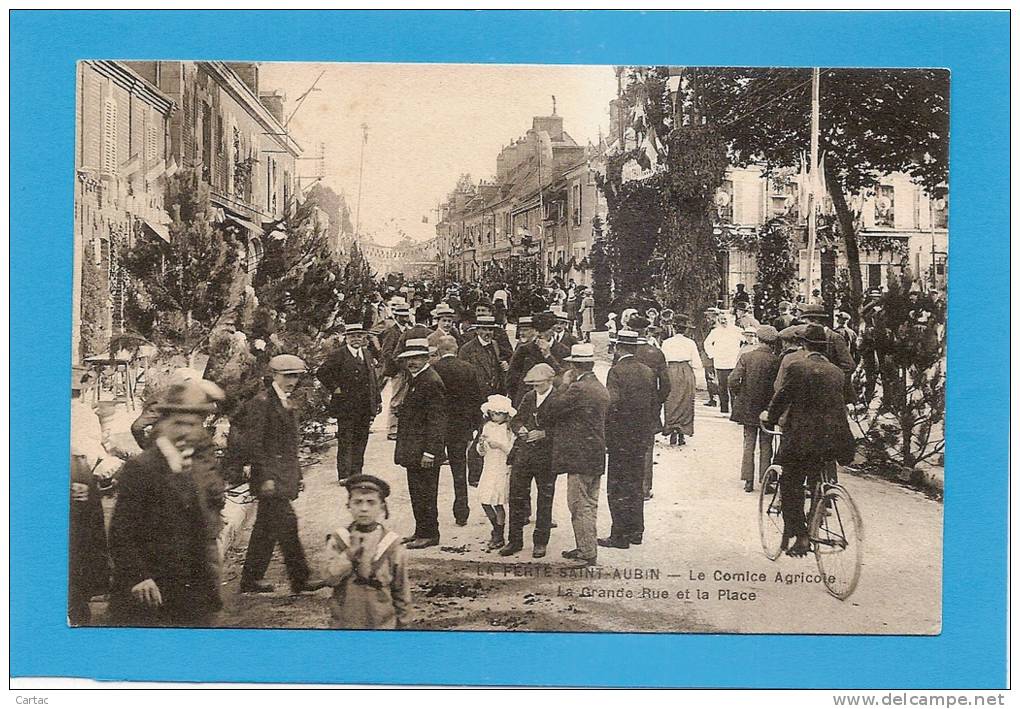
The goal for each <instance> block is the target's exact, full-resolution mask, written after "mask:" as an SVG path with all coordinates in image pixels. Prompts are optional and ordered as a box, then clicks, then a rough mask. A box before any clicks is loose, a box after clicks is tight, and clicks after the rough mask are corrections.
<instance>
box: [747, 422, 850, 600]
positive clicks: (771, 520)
mask: <svg viewBox="0 0 1020 709" xmlns="http://www.w3.org/2000/svg"><path fill="white" fill-rule="evenodd" d="M761 430H762V431H764V432H765V433H767V434H769V435H770V436H772V437H773V444H772V459H773V461H774V460H775V456H776V451H777V450H778V448H779V442H780V439H781V437H782V432H781V431H779V430H772V429H769V428H768V427H766V425H765V424H764V423H762V424H761ZM782 475H783V467H782V466H781V465H777V464H775V463H774V462H773V463H772V464H771V465H769V467H768V468H766V469H765V471H764V472H763V473H762V474H761V480H760V483H761V484H760V489H759V492H758V534H759V535H760V537H761V545H762V549H763V550H764V551H765V556H766V557H768V558H769V560H771V561H775V560H776V559H778V558H779V556H780V554H782V553H783V551H784V550H785V549H786V542H787V541H788V540H786V539H784V538H783V505H782V499H781V495H780V492H779V481H780V478H782ZM808 494H809V495H810V498H811V506H810V508H809V510H808V514H807V520H808V539H809V540H810V542H811V550H812V551H813V552H814V555H815V562H816V563H817V564H818V573H819V574H820V575H821V577H822V583H824V584H825V588H826V589H827V590H828V592H829V593H830V594H832V595H833V596H835V597H836V598H838V599H839V600H841V601H845V600H846V599H847V598H849V597H850V595H851V594H852V593H853V592H854V589H856V588H857V582H858V581H859V580H860V576H861V562H862V559H863V542H864V526H863V524H862V522H861V514H860V511H859V510H858V509H857V505H856V504H855V503H854V501H853V498H852V497H851V496H850V493H849V492H848V491H847V489H846V488H845V487H843V486H842V485H840V484H839V483H837V482H836V481H835V479H833V477H832V473H831V472H830V469H829V467H828V466H823V468H822V473H821V475H820V476H819V479H818V480H817V481H816V482H815V484H814V485H813V486H812V487H811V488H810V489H809V490H808Z"/></svg>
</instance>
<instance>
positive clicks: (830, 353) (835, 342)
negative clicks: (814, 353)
mask: <svg viewBox="0 0 1020 709" xmlns="http://www.w3.org/2000/svg"><path fill="white" fill-rule="evenodd" d="M800 319H801V321H803V322H805V323H808V324H811V323H814V324H816V325H820V326H822V328H824V330H825V341H826V345H825V351H824V354H825V358H826V359H828V360H829V362H831V363H832V364H834V365H836V366H837V367H839V368H840V369H842V370H843V398H844V399H846V401H847V403H853V400H854V398H855V393H854V386H853V375H854V370H855V369H857V363H856V362H854V358H853V356H852V355H851V354H850V347H849V345H848V344H847V341H846V339H845V338H844V337H843V336H842V335H840V334H839V333H838V332H836V331H835V330H833V329H832V328H830V327H829V322H830V320H829V314H828V313H827V312H825V308H824V307H823V306H821V305H817V304H815V303H806V304H804V305H803V306H801V311H800Z"/></svg>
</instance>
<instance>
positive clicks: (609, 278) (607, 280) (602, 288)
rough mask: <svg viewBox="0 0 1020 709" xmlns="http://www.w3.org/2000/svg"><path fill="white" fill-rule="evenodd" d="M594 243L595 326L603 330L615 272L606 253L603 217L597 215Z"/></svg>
mask: <svg viewBox="0 0 1020 709" xmlns="http://www.w3.org/2000/svg"><path fill="white" fill-rule="evenodd" d="M591 233H592V245H591V254H590V255H589V259H588V260H589V261H590V262H591V270H592V274H591V290H592V298H594V299H595V326H596V327H597V328H598V329H599V330H601V329H602V327H603V325H604V324H605V322H606V321H607V320H608V319H609V302H610V301H611V300H612V299H613V274H612V271H611V270H610V265H609V257H608V255H607V254H606V240H605V238H604V235H603V232H602V218H601V217H599V216H598V215H596V216H595V217H594V218H593V219H592V222H591Z"/></svg>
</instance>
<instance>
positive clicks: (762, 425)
mask: <svg viewBox="0 0 1020 709" xmlns="http://www.w3.org/2000/svg"><path fill="white" fill-rule="evenodd" d="M758 425H759V427H760V428H761V430H762V431H764V432H765V433H767V434H769V435H770V436H782V435H783V432H782V431H781V430H780V429H779V427H778V426H777V427H776V428H771V429H770V428H769V427H768V426H767V425H766V424H765V422H764V421H762V422H761V423H759V424H758Z"/></svg>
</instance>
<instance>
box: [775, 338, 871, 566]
mask: <svg viewBox="0 0 1020 709" xmlns="http://www.w3.org/2000/svg"><path fill="white" fill-rule="evenodd" d="M800 339H801V340H802V342H803V343H804V348H805V349H806V350H807V352H808V354H807V356H806V357H803V358H798V359H797V360H796V361H794V362H793V363H791V364H790V366H789V369H788V370H787V373H786V377H785V378H784V380H783V383H782V386H781V387H780V389H779V391H777V392H776V393H775V395H774V396H773V397H772V401H771V402H770V403H769V405H768V408H767V409H766V410H765V411H762V412H761V420H762V421H763V422H765V424H766V425H767V426H769V427H770V428H774V427H775V425H776V423H777V422H778V421H779V419H780V418H781V417H782V415H783V413H784V412H786V421H785V425H784V426H783V438H782V442H781V443H780V445H779V452H778V453H777V454H776V457H775V460H774V461H773V462H774V463H776V464H778V465H781V466H782V467H783V475H782V477H781V478H780V482H779V492H780V497H781V502H782V510H783V527H784V529H783V543H782V546H781V548H782V549H786V550H787V551H786V553H787V554H789V555H790V556H804V555H805V554H807V552H808V551H810V550H811V541H810V539H809V537H808V530H807V521H806V519H805V516H804V483H805V481H808V482H809V484H810V485H811V486H812V488H813V487H814V484H815V482H816V481H817V480H818V479H819V477H820V476H821V474H822V469H823V467H824V466H825V465H827V464H829V463H831V462H832V461H834V460H835V461H838V462H840V463H842V464H844V465H846V464H848V463H850V461H851V460H852V459H853V454H854V437H853V435H852V434H851V433H850V424H849V422H848V421H847V416H846V404H845V401H844V398H843V384H844V376H845V375H844V373H843V370H841V369H840V368H839V367H837V366H836V365H834V364H832V363H831V362H829V360H828V359H827V358H826V356H825V354H824V352H825V347H826V333H825V328H823V327H822V326H821V325H814V324H812V325H808V326H807V327H806V328H805V329H804V331H803V333H802V334H801V338H800ZM791 539H793V540H794V543H793V546H789V543H790V540H791Z"/></svg>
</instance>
